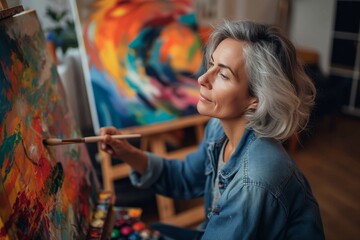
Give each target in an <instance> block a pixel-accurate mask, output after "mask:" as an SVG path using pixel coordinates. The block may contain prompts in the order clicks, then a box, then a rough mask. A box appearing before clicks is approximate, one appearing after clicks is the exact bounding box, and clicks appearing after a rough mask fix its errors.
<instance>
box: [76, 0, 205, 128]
mask: <svg viewBox="0 0 360 240" xmlns="http://www.w3.org/2000/svg"><path fill="white" fill-rule="evenodd" d="M74 1H75V0H74ZM74 1H73V2H74ZM192 2H193V1H191V0H173V1H171V0H153V1H143V0H129V1H121V0H117V1H115V0H106V1H104V0H102V1H101V0H100V1H96V0H76V1H75V3H73V9H75V15H76V16H78V18H79V23H78V24H77V27H78V28H77V30H78V33H79V32H80V34H78V35H79V39H80V42H81V43H83V44H80V45H81V46H82V47H83V49H82V50H83V56H84V61H85V62H86V63H87V64H85V66H84V68H85V72H87V73H88V74H85V76H87V79H86V80H87V83H88V90H89V91H88V95H89V97H90V104H91V105H92V107H91V109H93V111H92V116H95V120H94V125H95V126H94V128H95V131H97V129H98V127H99V126H100V127H102V126H108V125H113V126H115V127H117V128H124V127H129V126H134V125H146V124H153V123H158V122H163V121H168V120H172V119H176V118H179V117H182V116H185V115H191V114H195V113H197V111H196V104H197V101H198V94H199V93H198V89H199V88H198V83H197V77H198V75H199V74H200V73H201V71H202V55H203V53H202V44H201V41H200V38H199V34H198V31H197V24H196V17H195V13H194V8H193V5H192ZM74 5H75V6H74ZM93 119H94V117H93ZM96 125H98V126H96Z"/></svg>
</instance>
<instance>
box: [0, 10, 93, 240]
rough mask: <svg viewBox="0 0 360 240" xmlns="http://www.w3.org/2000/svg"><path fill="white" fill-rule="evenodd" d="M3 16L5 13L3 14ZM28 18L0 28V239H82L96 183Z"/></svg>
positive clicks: (36, 26) (28, 14)
mask: <svg viewBox="0 0 360 240" xmlns="http://www.w3.org/2000/svg"><path fill="white" fill-rule="evenodd" d="M4 11H6V10H4ZM45 46H46V42H45V38H44V33H43V31H42V29H41V26H40V23H39V21H38V17H37V14H36V12H35V11H24V12H21V13H19V14H17V15H14V16H12V17H9V18H5V19H1V20H0V91H1V93H0V239H84V238H85V237H86V231H87V229H88V227H89V222H90V219H91V217H92V212H93V206H94V205H95V201H96V195H97V191H98V181H97V178H96V175H95V173H94V170H93V167H92V165H91V160H90V157H89V155H88V152H87V149H86V146H84V145H83V144H78V145H63V146H51V147H50V146H44V145H43V139H44V138H48V137H59V138H70V137H79V135H80V130H79V128H78V127H77V126H76V125H75V120H74V119H73V117H72V114H71V112H70V110H69V109H70V108H69V106H68V104H67V102H66V97H65V94H64V90H63V87H62V85H61V81H60V79H59V77H58V74H57V70H56V66H55V65H54V64H53V62H52V60H51V57H50V55H48V52H47V51H46V47H45Z"/></svg>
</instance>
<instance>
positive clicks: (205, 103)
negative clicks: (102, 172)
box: [101, 21, 324, 239]
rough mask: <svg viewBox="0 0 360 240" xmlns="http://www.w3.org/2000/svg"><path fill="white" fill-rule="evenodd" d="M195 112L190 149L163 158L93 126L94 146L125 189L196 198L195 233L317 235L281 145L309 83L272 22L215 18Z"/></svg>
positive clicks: (300, 180)
mask: <svg viewBox="0 0 360 240" xmlns="http://www.w3.org/2000/svg"><path fill="white" fill-rule="evenodd" d="M205 60H206V64H207V71H206V72H205V73H204V74H203V75H202V76H200V77H199V79H198V82H199V85H200V98H199V102H198V105H197V109H198V112H199V113H200V114H203V115H207V116H210V117H212V119H211V120H210V121H209V123H208V124H207V127H206V131H205V137H204V139H203V141H202V143H201V144H200V146H199V148H198V149H197V151H196V152H194V153H192V154H189V155H188V156H187V157H186V159H185V161H180V160H175V159H173V160H166V159H163V158H161V157H159V156H157V155H154V154H152V153H149V152H143V151H141V150H139V149H137V148H135V147H133V146H131V145H130V144H129V143H127V142H126V141H123V140H112V139H111V137H110V135H113V134H119V131H118V130H117V129H115V128H112V127H106V128H102V129H101V135H105V136H106V137H105V140H104V141H103V144H102V147H103V150H105V151H106V152H108V153H109V154H110V155H112V157H115V158H121V159H122V160H123V161H124V162H126V163H128V164H129V165H130V166H131V167H132V169H133V171H132V173H131V175H130V179H131V180H132V183H133V184H134V185H135V186H138V187H152V188H153V189H155V191H156V192H157V193H159V194H163V195H166V196H170V197H173V198H177V199H179V198H182V199H190V198H195V197H199V196H204V199H205V211H206V216H207V217H206V222H205V223H204V234H203V236H202V239H324V233H323V227H322V222H321V217H320V213H319V206H318V204H317V202H316V200H315V198H314V196H313V194H312V192H311V189H310V186H309V184H308V182H307V180H306V179H305V177H304V176H303V175H302V174H301V172H300V171H299V169H298V168H297V166H296V165H295V164H294V162H293V161H292V160H291V158H290V157H289V155H288V154H287V152H286V151H285V150H284V148H283V147H282V144H281V141H284V140H286V139H287V138H289V137H290V136H291V135H292V134H294V133H295V132H296V131H298V130H302V129H303V128H304V127H305V125H306V123H307V121H308V118H309V115H310V110H311V108H312V105H313V101H314V98H315V88H314V85H313V84H312V82H311V80H310V79H309V78H308V77H307V76H306V74H305V73H304V71H303V68H302V67H301V65H300V63H299V62H298V61H297V59H296V52H295V48H294V46H293V45H292V44H291V43H290V41H289V40H287V39H286V38H285V37H284V36H283V35H282V34H281V33H280V32H279V31H278V29H276V28H275V27H273V26H266V25H261V24H257V23H253V22H249V21H236V22H225V23H224V24H223V25H221V26H219V27H217V28H216V29H215V30H214V32H213V33H212V35H211V36H210V41H209V44H208V46H207V48H206V54H205Z"/></svg>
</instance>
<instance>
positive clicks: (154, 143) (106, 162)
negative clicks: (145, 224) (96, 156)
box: [99, 115, 209, 226]
mask: <svg viewBox="0 0 360 240" xmlns="http://www.w3.org/2000/svg"><path fill="white" fill-rule="evenodd" d="M208 120H209V117H205V116H201V115H193V116H188V117H183V118H180V119H177V120H173V121H169V122H164V123H158V124H154V125H148V126H140V127H130V128H127V129H122V132H124V133H140V134H141V135H142V140H141V143H140V148H141V149H143V150H148V151H150V152H153V153H156V154H158V155H160V156H163V157H166V158H179V159H183V157H184V156H185V155H186V154H188V153H190V152H192V151H195V149H196V147H197V145H198V144H199V143H200V141H201V140H202V138H203V136H204V127H205V124H206V123H207V122H208ZM185 128H194V130H195V134H196V144H195V145H191V146H187V147H183V148H180V149H178V150H175V151H170V152H168V151H167V149H166V143H167V140H168V138H169V135H171V133H172V132H174V131H177V130H183V129H185ZM99 153H100V157H101V169H102V176H103V184H104V189H105V190H110V191H113V192H114V180H117V179H122V178H126V177H128V175H129V171H130V168H129V166H128V165H126V164H117V165H114V166H113V165H112V164H111V158H110V156H109V155H108V154H107V153H105V152H103V151H101V150H99ZM156 201H157V205H158V214H159V218H160V221H162V222H165V223H168V224H174V225H177V226H192V225H194V224H197V223H199V222H201V221H202V220H204V217H205V216H204V209H203V206H196V207H193V208H191V209H189V210H186V211H184V212H181V213H178V214H177V213H176V212H175V206H174V201H173V200H172V199H171V198H167V197H163V196H159V195H157V196H156Z"/></svg>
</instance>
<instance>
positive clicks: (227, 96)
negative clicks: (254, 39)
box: [197, 38, 257, 120]
mask: <svg viewBox="0 0 360 240" xmlns="http://www.w3.org/2000/svg"><path fill="white" fill-rule="evenodd" d="M244 46H245V42H242V41H237V40H234V39H230V38H227V39H225V40H223V41H222V42H221V43H220V44H219V45H218V47H217V48H216V49H215V51H214V53H213V54H212V57H211V60H210V63H208V64H209V68H208V70H207V71H206V73H204V74H203V75H202V76H200V77H199V79H198V82H199V84H200V99H199V102H198V104H197V109H198V112H199V113H200V114H202V115H206V116H210V117H215V118H219V119H222V120H230V119H236V118H242V117H243V114H244V112H245V111H246V110H247V109H249V108H250V107H252V108H255V107H256V102H257V101H256V98H255V97H252V96H250V94H249V91H248V85H249V84H248V77H247V74H246V72H245V59H244V54H243V47H244Z"/></svg>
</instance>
